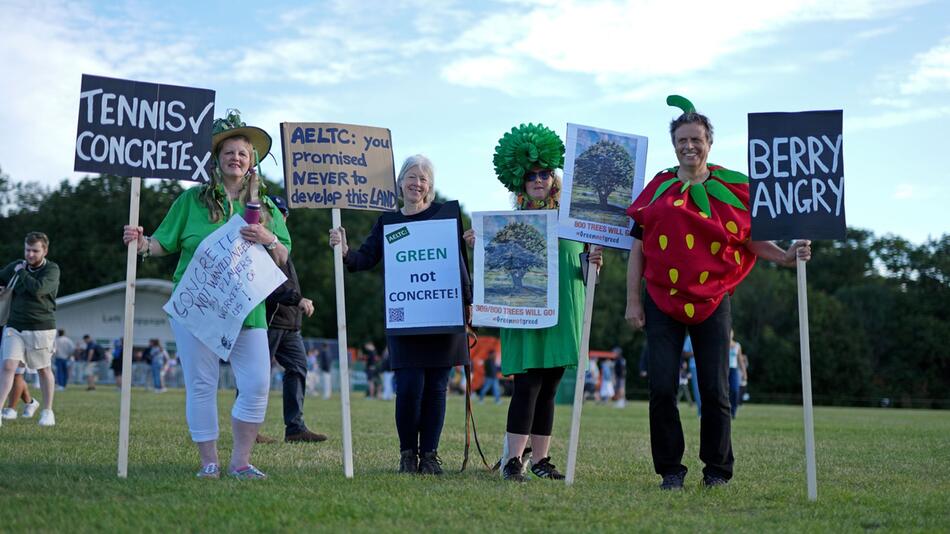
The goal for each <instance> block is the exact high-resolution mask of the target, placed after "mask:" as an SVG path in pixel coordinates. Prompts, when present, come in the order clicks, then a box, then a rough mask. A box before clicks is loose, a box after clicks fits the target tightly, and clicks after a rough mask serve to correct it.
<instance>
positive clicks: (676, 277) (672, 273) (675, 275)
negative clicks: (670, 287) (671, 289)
mask: <svg viewBox="0 0 950 534" xmlns="http://www.w3.org/2000/svg"><path fill="white" fill-rule="evenodd" d="M679 278H680V272H679V271H678V270H676V269H670V281H671V282H673V283H674V284H675V283H676V281H677V280H679Z"/></svg>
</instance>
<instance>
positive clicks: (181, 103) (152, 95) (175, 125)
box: [73, 74, 214, 182]
mask: <svg viewBox="0 0 950 534" xmlns="http://www.w3.org/2000/svg"><path fill="white" fill-rule="evenodd" d="M79 97H80V98H79V126H78V128H77V133H76V154H75V159H74V163H73V169H74V170H76V171H79V172H98V173H108V174H115V175H119V176H139V177H148V178H169V179H172V180H189V181H196V182H207V181H208V167H209V162H210V161H211V123H212V120H213V119H214V91H210V90H208V89H195V88H191V87H178V86H175V85H161V84H155V83H146V82H136V81H132V80H119V79H115V78H104V77H102V76H91V75H88V74H83V76H82V89H81V92H80V94H79Z"/></svg>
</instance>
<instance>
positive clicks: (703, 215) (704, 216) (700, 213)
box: [699, 211, 709, 219]
mask: <svg viewBox="0 0 950 534" xmlns="http://www.w3.org/2000/svg"><path fill="white" fill-rule="evenodd" d="M699 216H700V217H702V218H703V219H708V218H709V214H708V213H706V212H704V211H701V212H699Z"/></svg>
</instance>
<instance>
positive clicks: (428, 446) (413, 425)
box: [395, 367, 452, 453]
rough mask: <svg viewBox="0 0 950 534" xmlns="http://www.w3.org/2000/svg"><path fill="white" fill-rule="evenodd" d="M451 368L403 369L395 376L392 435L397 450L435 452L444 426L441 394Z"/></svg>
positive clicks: (443, 397) (443, 396)
mask: <svg viewBox="0 0 950 534" xmlns="http://www.w3.org/2000/svg"><path fill="white" fill-rule="evenodd" d="M451 371H452V368H451V367H403V368H401V369H395V373H396V433H397V434H399V450H401V451H405V450H411V451H413V452H415V453H425V452H432V451H437V450H439V438H441V437H442V426H443V424H444V423H445V391H446V389H447V388H448V386H449V373H450V372H451Z"/></svg>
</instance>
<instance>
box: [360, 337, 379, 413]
mask: <svg viewBox="0 0 950 534" xmlns="http://www.w3.org/2000/svg"><path fill="white" fill-rule="evenodd" d="M363 356H364V357H365V358H366V398H367V399H375V398H376V396H377V394H378V391H377V387H376V386H377V383H378V382H379V355H378V354H377V353H376V345H374V344H373V342H372V341H367V342H366V343H364V344H363Z"/></svg>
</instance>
